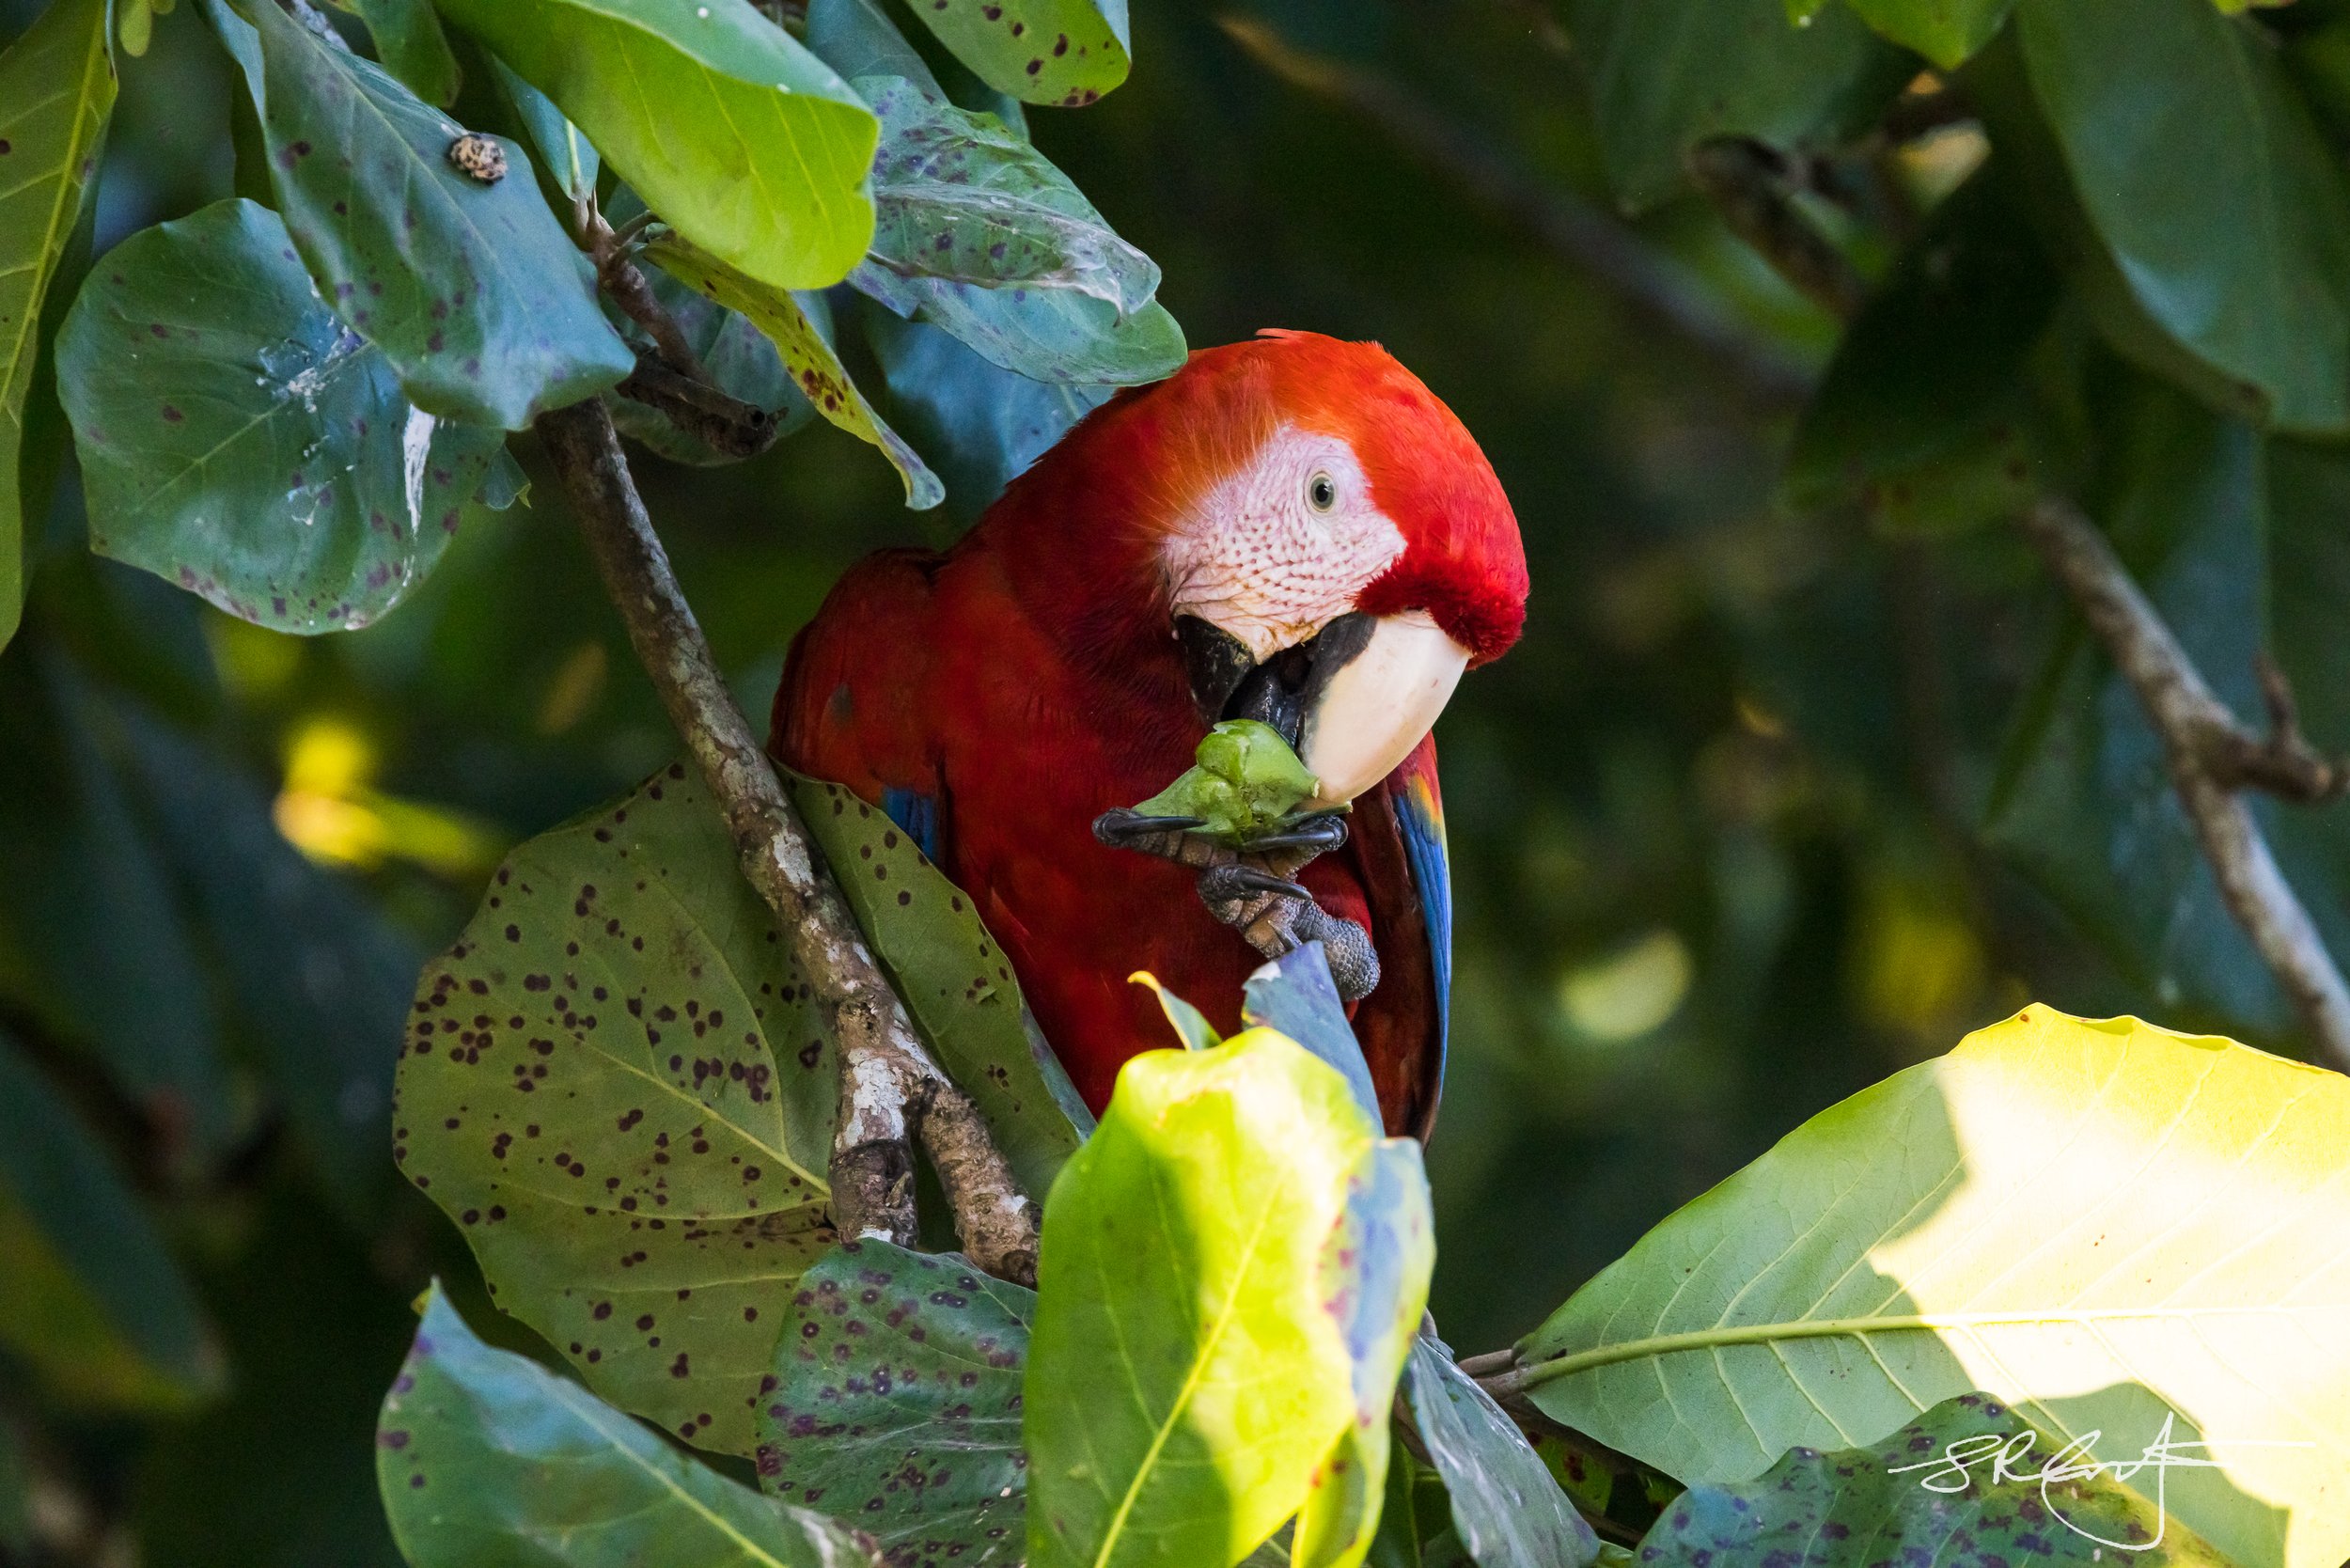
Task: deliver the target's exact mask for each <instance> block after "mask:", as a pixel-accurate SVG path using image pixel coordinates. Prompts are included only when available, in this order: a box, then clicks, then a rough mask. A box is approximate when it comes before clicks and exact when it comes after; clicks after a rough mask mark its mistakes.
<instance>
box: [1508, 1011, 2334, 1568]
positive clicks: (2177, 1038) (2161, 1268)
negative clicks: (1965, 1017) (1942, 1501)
mask: <svg viewBox="0 0 2350 1568" xmlns="http://www.w3.org/2000/svg"><path fill="white" fill-rule="evenodd" d="M2346 1128H2350V1078H2344V1077H2342V1076H2341V1075H2340V1074H2334V1073H2329V1072H2326V1071H2325V1070H2323V1069H2320V1068H2315V1067H2309V1066H2305V1065H2302V1064H2300V1063H2297V1062H2292V1061H2286V1060H2283V1059H2282V1058H2277V1057H2272V1056H2267V1055H2265V1054H2264V1053H2262V1052H2259V1051H2255V1050H2251V1049H2249V1048H2248V1047H2246V1046H2243V1045H2239V1044H2236V1043H2234V1042H2233V1041H2227V1040H2220V1039H2216V1038H2211V1037H2190V1036H2186V1035H2179V1034H2173V1033H2171V1032H2170V1031H2169V1030H2166V1029H2160V1028H2155V1027H2152V1026H2150V1025H2147V1024H2141V1023H2139V1021H2137V1020H2136V1019H2128V1018H2123V1019H2112V1020H2106V1021H2098V1022H2092V1021H2087V1020H2082V1019H2077V1018H2071V1017H2067V1016H2066V1015H2064V1014H2063V1013H2060V1012H2057V1011H2052V1010H2051V1009H2048V1008H2045V1007H2039V1006H2034V1007H2031V1008H2028V1009H2026V1010H2025V1011H2023V1012H2021V1013H2019V1014H2017V1015H2016V1016H2015V1017H2014V1018H2013V1019H2010V1020H2009V1021H2008V1022H2006V1023H2004V1024H2000V1025H1998V1026H1995V1027H1991V1028H1987V1029H1983V1030H1980V1031H1978V1032H1977V1033H1975V1034H1973V1035H1970V1036H1968V1037H1967V1038H1966V1040H1965V1041H1964V1042H1962V1043H1960V1044H1959V1046H1958V1048H1957V1049H1956V1050H1954V1051H1952V1052H1951V1054H1950V1055H1949V1056H1947V1057H1944V1058H1940V1059H1938V1060H1935V1061H1930V1062H1926V1063H1922V1064H1920V1065H1919V1066H1917V1067H1913V1068H1910V1069H1908V1070H1907V1071H1906V1072H1904V1073H1900V1074H1896V1075H1895V1076H1893V1077H1891V1078H1889V1079H1888V1080H1886V1081H1885V1082H1884V1083H1881V1084H1879V1085H1877V1086H1876V1087H1874V1088H1872V1089H1870V1090H1864V1091H1862V1092H1861V1093H1859V1094H1857V1095H1855V1096H1853V1097H1852V1098H1851V1099H1849V1100H1847V1101H1845V1102H1843V1103H1842V1104H1841V1105H1835V1106H1832V1107H1831V1108H1829V1109H1828V1110H1825V1111H1824V1112H1822V1113H1821V1114H1820V1115H1818V1116H1816V1117H1814V1118H1812V1119H1811V1121H1809V1122H1806V1123H1805V1124H1804V1125H1803V1126H1802V1127H1800V1128H1798V1129H1797V1130H1796V1131H1795V1132H1794V1133H1793V1134H1791V1135H1790V1136H1789V1137H1787V1138H1786V1139H1784V1140H1783V1141H1782V1142H1780V1143H1779V1145H1778V1147H1777V1148H1775V1149H1773V1150H1772V1151H1771V1152H1769V1153H1767V1154H1765V1155H1763V1157H1762V1158H1761V1159H1759V1160H1757V1161H1756V1162H1755V1163H1754V1164H1752V1165H1750V1166H1748V1167H1747V1168H1746V1169H1744V1170H1742V1171H1740V1172H1739V1173H1738V1174H1736V1175H1735V1176H1732V1177H1731V1179H1730V1180H1729V1181H1727V1182H1724V1183H1723V1184H1721V1185H1720V1186H1718V1187H1716V1188H1715V1189H1714V1190H1713V1191H1712V1192H1710V1193H1708V1194H1706V1195H1705V1196H1704V1197H1702V1198H1700V1199H1699V1200H1697V1201H1696V1202H1694V1203H1691V1204H1690V1205H1688V1206H1687V1207H1685V1208H1684V1209H1682V1210H1681V1211H1680V1212H1679V1213H1678V1214H1676V1215H1673V1216H1672V1217H1671V1218H1669V1219H1668V1220H1666V1221H1665V1222H1664V1223H1663V1224H1662V1225H1660V1226H1658V1227H1657V1228H1656V1229H1655V1230H1654V1231H1651V1232H1650V1233H1649V1234H1648V1236H1647V1237H1645V1238H1644V1239H1643V1240H1642V1241H1641V1242H1640V1243H1639V1245H1638V1246H1637V1247H1634V1248H1633V1249H1632V1251H1631V1252H1630V1253H1628V1254H1627V1255H1625V1256H1624V1257H1623V1258H1622V1259H1621V1260H1619V1261H1618V1262H1616V1263H1614V1264H1612V1265H1610V1266H1609V1267H1608V1268H1607V1269H1606V1270H1605V1271H1604V1272H1602V1273H1601V1274H1600V1275H1599V1276H1598V1277H1597V1278H1594V1279H1593V1280H1592V1281H1591V1282H1590V1284H1588V1285H1586V1286H1585V1287H1584V1288H1583V1289H1582V1290H1580V1291H1578V1292H1577V1293H1575V1296H1574V1297H1573V1298H1572V1299H1570V1300H1569V1301H1568V1302H1567V1304H1566V1305H1565V1306H1564V1307H1562V1308H1560V1309H1559V1311H1558V1312H1557V1313H1555V1314H1553V1316H1552V1317H1551V1319H1550V1321H1548V1322H1547V1323H1545V1324H1543V1326H1542V1327H1541V1328H1539V1329H1537V1330H1536V1331H1535V1332H1534V1333H1533V1334H1532V1335H1531V1336H1529V1337H1528V1339H1527V1340H1526V1341H1524V1342H1523V1343H1522V1344H1521V1345H1520V1346H1519V1357H1520V1362H1521V1368H1522V1370H1521V1372H1519V1373H1518V1374H1517V1376H1518V1377H1519V1378H1521V1379H1522V1380H1523V1381H1524V1383H1525V1385H1526V1386H1527V1388H1528V1392H1529V1393H1530V1395H1531V1397H1532V1398H1533V1400H1534V1402H1535V1403H1537V1404H1539V1405H1540V1406H1541V1407H1542V1408H1543V1410H1544V1411H1546V1412H1547V1413H1549V1414H1550V1415H1551V1416H1553V1417H1555V1418H1557V1419H1559V1420H1561V1421H1563V1422H1565V1423H1567V1424H1568V1425H1570V1426H1572V1427H1574V1428H1575V1429H1576V1430H1578V1431H1581V1432H1586V1433H1589V1434H1590V1435H1592V1436H1594V1437H1597V1438H1598V1439H1599V1440H1601V1441H1602V1442H1605V1443H1607V1444H1609V1445H1611V1446H1613V1447H1615V1448H1618V1449H1621V1450H1623V1451H1624V1452H1627V1453H1629V1454H1632V1455H1633V1456H1634V1457H1636V1458H1638V1459H1641V1460H1644V1461H1646V1462H1647V1463H1649V1464H1652V1465H1654V1466H1658V1467H1659V1468H1661V1469H1664V1470H1667V1471H1669V1472H1670V1473H1672V1474H1674V1475H1677V1476H1680V1477H1682V1478H1683V1479H1684V1480H1686V1481H1689V1482H1693V1483H1695V1482H1731V1481H1743V1480H1746V1479H1747V1478H1749V1477H1752V1476H1756V1475H1759V1474H1761V1473H1762V1472H1763V1470H1764V1469H1765V1468H1767V1467H1768V1466H1770V1464H1771V1463H1772V1462H1773V1461H1774V1460H1775V1459H1776V1458H1777V1457H1778V1455H1779V1454H1781V1453H1783V1452H1784V1451H1786V1450H1788V1449H1789V1448H1791V1447H1794V1446H1796V1445H1802V1446H1806V1447H1810V1448H1817V1449H1837V1448H1848V1447H1852V1446H1854V1445H1857V1444H1868V1443H1873V1442H1875V1441H1877V1440H1878V1439H1879V1438H1882V1437H1883V1436H1885V1435H1887V1434H1888V1433H1890V1432H1892V1431H1894V1430H1896V1429H1897V1428H1899V1427H1901V1426H1903V1425H1904V1424H1906V1423H1907V1422H1909V1421H1910V1420H1912V1419H1916V1417H1917V1416H1918V1415H1919V1413H1920V1412H1922V1411H1924V1410H1926V1409H1928V1408H1930V1407H1931V1406H1933V1405H1934V1404H1935V1403H1939V1402H1940V1401H1942V1400H1945V1399H1948V1398H1951V1396H1953V1395H1955V1394H1960V1393H1966V1392H1969V1391H1972V1390H1977V1389H1980V1390H1983V1391H1985V1392H1989V1393H1991V1394H1994V1395H1996V1396H1998V1397H1999V1398H2001V1399H2003V1400H2005V1401H2007V1402H2008V1403H2012V1404H2013V1405H2015V1406H2016V1407H2017V1409H2018V1410H2019V1411H2020V1412H2021V1413H2022V1414H2023V1415H2024V1416H2025V1417H2026V1418H2027V1419H2029V1420H2031V1421H2032V1422H2033V1423H2035V1424H2036V1425H2039V1426H2040V1427H2042V1428H2043V1429H2044V1430H2045V1431H2047V1432H2049V1433H2051V1434H2053V1435H2056V1436H2057V1437H2059V1438H2060V1439H2069V1438H2076V1437H2082V1436H2084V1435H2087V1434H2090V1433H2092V1432H2093V1433H2097V1434H2101V1436H2099V1437H2098V1438H2097V1439H2096V1444H2095V1450H2096V1452H2097V1454H2098V1455H2099V1456H2100V1457H2102V1458H2105V1459H2108V1460H2123V1459H2132V1458H2135V1457H2136V1456H2137V1455H2138V1454H2139V1451H2140V1450H2141V1449H2142V1448H2143V1447H2144V1446H2145V1445H2147V1444H2149V1443H2154V1442H2156V1441H2158V1440H2165V1439H2167V1440H2169V1441H2170V1442H2173V1443H2180V1444H2192V1443H2196V1442H2199V1441H2200V1442H2202V1443H2207V1444H2209V1445H2210V1449H2209V1457H2211V1458H2213V1459H2215V1460H2217V1466H2216V1467H2211V1468H2185V1469H2173V1470H2170V1471H2169V1472H2167V1473H2166V1474H2165V1475H2164V1477H2163V1480H2164V1482H2165V1496H2164V1498H2163V1501H2164V1504H2165V1506H2166V1507H2168V1508H2169V1510H2170V1512H2171V1513H2174V1514H2176V1515H2177V1516H2178V1517H2179V1518H2180V1519H2181V1520H2182V1521H2184V1522H2185V1523H2186V1525H2188V1526H2189V1527H2190V1528H2192V1529H2195V1530H2197V1531H2198V1532H2200V1533H2201V1535H2203V1536H2204V1537H2205V1538H2206V1539H2208V1540H2209V1541H2211V1542H2212V1543H2213V1544H2215V1545H2217V1547H2219V1548H2220V1550H2222V1551H2224V1552H2225V1553H2227V1555H2228V1556H2229V1557H2231V1558H2233V1560H2235V1561H2236V1562H2237V1563H2239V1564H2241V1565H2242V1568H2337V1565H2338V1564H2340V1563H2341V1562H2342V1559H2343V1557H2344V1555H2345V1554H2346V1553H2350V1419H2345V1416H2344V1412H2345V1411H2350V1134H2346V1133H2345V1129H2346ZM2166 1422H2168V1423H2170V1426H2169V1429H2168V1430H2167V1431H2166ZM2185 1451H2186V1452H2188V1453H2190V1454H2199V1455H2200V1452H2201V1450H2193V1449H2189V1450H2185Z"/></svg>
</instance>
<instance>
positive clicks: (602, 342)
mask: <svg viewBox="0 0 2350 1568" xmlns="http://www.w3.org/2000/svg"><path fill="white" fill-rule="evenodd" d="M207 3H208V5H209V7H210V8H211V15H212V19H213V25H214V26H215V28H217V29H218V30H219V31H220V33H221V36H222V38H223V39H224V40H225V41H227V43H228V44H229V52H230V53H231V54H232V55H235V56H236V57H237V59H238V62H239V64H241V65H242V66H243V68H244V74H245V81H246V83H247V85H248V86H250V87H251V89H252V92H253V96H254V100H255V102H257V103H258V104H259V105H260V110H261V131H262V134H263V136H264V137H265V138H266V140H267V142H268V146H269V152H270V179H271V183H272V186H273V188H274V190H275V192H276V195H277V207H278V210H279V211H280V212H283V213H284V214H285V218H286V227H288V229H290V231H291V232H292V235H293V240H294V245H295V248H296V249H298V250H299V251H300V252H301V253H302V258H303V260H304V261H305V263H307V265H308V266H309V269H310V273H311V275H312V276H313V277H315V278H316V279H317V280H318V282H319V284H320V286H321V289H322V290H325V292H326V295H327V302H328V304H329V305H330V306H332V307H333V309H334V310H335V312H336V314H337V315H338V316H340V317H341V318H342V319H343V321H344V322H345V323H346V324H348V325H349V326H350V327H351V328H352V331H354V332H356V333H358V334H359V335H360V336H361V337H365V338H366V339H367V340H368V342H369V343H371V344H373V345H374V346H375V347H376V348H378V349H380V350H381V351H382V352H383V353H384V357H385V358H386V359H388V360H389V361H390V362H391V365H392V368H393V369H394V370H395V371H396V372H397V373H398V374H399V384H400V390H401V391H402V392H403V393H404V394H405V395H406V397H407V398H408V400H409V401H411V402H413V403H415V405H416V406H417V407H418V408H421V409H423V410H424V411H425V412H427V413H428V414H431V415H435V416H442V417H446V418H451V419H462V420H467V421H469V422H471V423H474V424H478V425H492V426H496V427H499V428H501V429H505V430H520V429H522V428H523V427H524V426H525V425H527V424H528V423H530V421H531V420H532V419H533V418H534V417H536V416H539V415H540V414H543V413H545V412H546V411H547V410H549V409H553V408H562V407H564V406H566V405H567V404H571V403H575V402H577V401H579V400H581V399H582V398H587V397H591V396H593V395H594V394H595V393H598V392H601V391H603V389H604V388H605V387H608V386H610V385H612V384H615V383H616V382H618V381H619V379H620V378H621V377H623V376H625V375H626V374H627V373H628V372H629V370H630V369H631V368H634V366H635V357H634V356H633V355H632V354H630V353H629V352H628V346H627V345H626V344H624V343H622V342H621V341H620V337H619V333H617V332H615V331H614V330H613V329H612V325H611V323H610V322H609V321H605V320H604V317H603V309H602V308H601V307H600V306H598V305H597V303H596V290H595V282H594V274H593V271H592V269H591V268H590V267H589V266H588V263H587V258H586V257H585V256H583V255H582V254H581V253H580V250H579V247H578V246H576V245H574V244H573V243H572V241H571V239H570V237H569V236H567V235H566V234H565V233H564V232H563V229H562V227H561V226H560V225H559V224H557V223H556V219H555V214H554V213H553V212H550V211H549V210H548V207H547V204H546V203H545V201H543V200H542V199H540V195H539V192H538V190H537V189H536V187H535V185H534V184H533V182H532V181H530V180H524V179H521V178H519V177H518V176H517V175H516V174H512V173H509V175H508V176H507V177H506V178H504V179H502V180H495V181H493V182H489V183H484V182H483V181H481V180H477V179H475V178H473V177H472V176H470V175H468V174H465V173H463V172H462V171H460V170H459V169H458V168H457V166H456V165H454V164H452V163H451V162H450V161H449V148H450V146H451V144H452V143H454V142H455V141H456V140H457V139H458V138H459V137H461V136H463V135H466V134H468V133H467V132H466V130H465V128H464V127H463V126H462V125H460V124H458V123H457V122H456V121H455V120H453V119H451V118H448V116H446V115H445V114H443V113H441V112H440V111H439V110H437V109H434V108H431V106H429V105H427V104H425V103H423V102H419V101H418V100H417V99H416V97H415V95H414V94H412V93H410V92H409V91H408V90H407V89H406V88H405V87H403V86H400V85H399V83H398V82H396V81H394V80H392V79H391V78H390V77H389V76H387V75H386V74H384V71H381V70H379V69H377V68H376V67H375V66H373V65H370V64H369V63H368V62H367V61H365V60H362V59H360V58H359V57H358V56H356V55H351V54H347V53H345V52H343V51H341V50H337V49H335V48H333V47H332V46H330V45H328V44H326V43H324V42H323V41H321V39H319V38H317V37H316V36H315V35H314V34H312V33H311V32H310V30H309V29H308V28H306V27H305V26H303V25H302V24H300V23H298V22H296V21H295V20H294V19H293V18H292V17H290V16H289V15H287V14H286V12H285V11H284V10H283V9H281V8H279V7H278V6H276V5H275V4H274V3H263V4H256V5H252V6H251V7H250V9H251V12H252V19H253V24H254V25H253V28H252V29H251V30H250V31H243V30H241V29H242V28H243V24H241V23H240V22H239V21H238V20H237V18H236V16H235V15H234V14H233V13H231V12H230V11H229V9H228V8H227V5H226V4H225V0H207ZM256 34H258V40H257V39H256ZM501 145H502V146H504V147H505V149H506V153H507V157H508V162H509V168H510V169H512V170H516V171H519V170H521V169H522V168H524V167H525V164H526V159H527V155H526V154H525V152H524V151H523V149H521V148H520V147H517V146H514V145H513V144H511V143H504V144H501Z"/></svg>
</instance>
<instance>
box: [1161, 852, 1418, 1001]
mask: <svg viewBox="0 0 2350 1568" xmlns="http://www.w3.org/2000/svg"><path fill="white" fill-rule="evenodd" d="M1199 902H1202V903H1204V904H1206V905H1207V906H1208V913H1209V914H1211V915H1214V917H1216V918H1217V919H1218V920H1219V921H1221V922H1222V923H1224V924H1225V925H1228V926H1230V927H1231V928H1232V929H1233V930H1234V931H1237V932H1239V933H1241V935H1242V936H1243V937H1244V938H1245V939H1246V941H1247V943H1248V945H1249V946H1250V947H1252V948H1254V949H1257V950H1258V951H1259V952H1261V953H1262V954H1264V956H1265V957H1267V958H1279V957H1281V956H1282V955H1283V954H1285V953H1290V952H1293V951H1295V950H1296V949H1298V948H1301V947H1303V946H1304V945H1305V944H1307V943H1308V942H1319V943H1321V944H1322V950H1323V954H1324V957H1326V958H1327V959H1328V960H1329V961H1330V978H1331V979H1332V980H1336V981H1337V982H1338V987H1339V997H1340V1000H1341V1001H1348V1002H1355V1001H1360V1000H1361V999H1362V998H1363V997H1365V996H1370V995H1371V990H1372V988H1373V987H1375V986H1376V985H1378V983H1379V952H1378V949H1375V948H1373V947H1372V946H1371V933H1369V932H1367V931H1365V930H1364V929H1363V928H1362V927H1361V926H1359V925H1356V924H1355V922H1354V921H1352V920H1349V919H1346V918H1344V917H1341V916H1337V915H1333V914H1331V913H1330V912H1329V911H1328V910H1326V909H1324V908H1323V907H1322V906H1321V905H1320V904H1318V903H1316V902H1314V899H1313V895H1312V894H1311V893H1309V892H1308V891H1307V890H1306V889H1305V888H1304V887H1302V886H1299V885H1298V884H1296V883H1294V882H1285V881H1283V880H1282V879H1281V878H1279V877H1277V876H1273V875H1270V874H1268V873H1266V872H1264V871H1261V870H1257V869H1256V868H1255V867H1253V866H1246V865H1241V864H1233V865H1230V866H1219V867H1216V868H1214V869H1213V870H1207V871H1203V872H1201V873H1200V875H1199Z"/></svg>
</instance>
